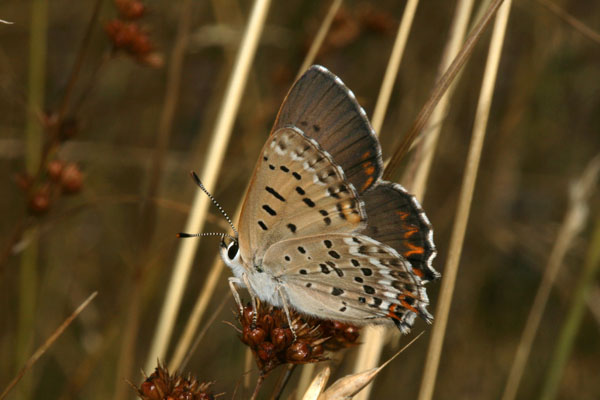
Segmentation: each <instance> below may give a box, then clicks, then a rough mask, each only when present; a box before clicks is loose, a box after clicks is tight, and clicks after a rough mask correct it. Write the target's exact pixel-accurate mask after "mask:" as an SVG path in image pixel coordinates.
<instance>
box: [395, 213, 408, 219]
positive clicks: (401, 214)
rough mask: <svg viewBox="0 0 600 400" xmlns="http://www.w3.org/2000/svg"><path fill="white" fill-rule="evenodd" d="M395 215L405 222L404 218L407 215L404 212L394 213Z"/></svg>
mask: <svg viewBox="0 0 600 400" xmlns="http://www.w3.org/2000/svg"><path fill="white" fill-rule="evenodd" d="M396 214H397V215H399V216H400V219H401V220H403V221H404V220H405V219H406V218H408V213H407V212H404V211H396Z"/></svg>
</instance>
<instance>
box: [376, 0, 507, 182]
mask: <svg viewBox="0 0 600 400" xmlns="http://www.w3.org/2000/svg"><path fill="white" fill-rule="evenodd" d="M502 2H503V0H494V2H493V3H492V4H490V6H489V8H488V9H487V11H486V13H485V15H484V16H483V17H482V18H481V20H480V21H479V23H478V24H477V25H476V26H475V27H474V28H473V31H472V32H471V33H470V34H469V36H468V37H467V40H466V41H465V44H464V46H463V48H462V49H461V51H460V53H458V55H457V56H456V58H455V59H454V61H453V62H452V64H451V65H450V67H449V68H448V70H447V71H446V72H445V73H444V75H443V76H442V78H441V79H440V80H439V81H438V83H437V84H436V85H435V87H434V89H433V92H432V93H431V96H430V97H429V99H428V100H427V103H425V105H424V106H423V108H422V109H421V111H420V112H419V115H418V116H417V118H416V120H415V122H414V124H413V125H412V127H411V129H410V131H409V132H408V134H407V135H406V136H405V137H404V140H403V141H402V143H400V146H398V148H397V149H396V151H395V152H394V154H393V155H392V158H391V160H390V162H389V164H388V166H387V167H386V169H385V171H384V173H383V178H384V179H388V180H393V179H392V178H393V177H394V176H395V174H396V173H397V171H398V167H399V165H400V162H401V160H402V158H403V157H404V155H405V154H406V153H407V152H408V150H409V149H410V146H411V145H412V143H413V142H414V140H415V138H416V137H417V136H418V135H419V133H421V131H422V130H423V127H424V126H425V124H426V123H427V121H429V117H430V116H431V114H432V113H433V110H434V109H435V107H436V106H437V104H438V102H439V101H440V99H441V98H442V96H443V95H444V93H446V90H447V89H448V87H449V86H450V85H451V84H452V82H453V81H454V78H455V77H456V75H457V74H458V73H459V72H460V70H461V69H462V67H463V65H464V64H465V63H466V62H467V60H468V59H469V56H470V55H471V53H472V52H473V50H474V49H475V44H477V42H478V40H479V38H480V37H481V35H482V34H483V31H484V30H485V28H487V26H488V25H489V23H490V21H491V19H492V17H493V16H494V14H495V13H496V11H497V10H498V7H500V5H501V4H502Z"/></svg>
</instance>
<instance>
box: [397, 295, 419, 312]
mask: <svg viewBox="0 0 600 400" xmlns="http://www.w3.org/2000/svg"><path fill="white" fill-rule="evenodd" d="M400 304H402V306H403V307H404V308H406V309H408V310H410V311H412V312H414V313H415V314H418V313H419V311H418V310H417V309H416V308H414V307H413V306H411V305H410V304H408V303H407V302H406V301H405V300H404V299H402V300H400Z"/></svg>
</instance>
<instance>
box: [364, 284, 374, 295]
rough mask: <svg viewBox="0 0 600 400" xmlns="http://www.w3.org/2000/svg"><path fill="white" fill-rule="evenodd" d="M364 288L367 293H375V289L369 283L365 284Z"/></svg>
mask: <svg viewBox="0 0 600 400" xmlns="http://www.w3.org/2000/svg"><path fill="white" fill-rule="evenodd" d="M363 289H364V291H365V293H367V294H375V289H374V288H373V287H372V286H369V285H363Z"/></svg>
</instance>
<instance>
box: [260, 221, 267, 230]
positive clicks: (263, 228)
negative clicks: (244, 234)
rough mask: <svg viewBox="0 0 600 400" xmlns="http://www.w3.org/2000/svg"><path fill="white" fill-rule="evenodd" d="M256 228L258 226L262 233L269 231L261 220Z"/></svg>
mask: <svg viewBox="0 0 600 400" xmlns="http://www.w3.org/2000/svg"><path fill="white" fill-rule="evenodd" d="M258 226H260V227H261V229H262V230H263V231H266V230H268V229H269V228H267V225H265V223H264V222H263V221H261V220H259V221H258Z"/></svg>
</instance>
